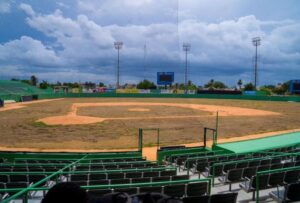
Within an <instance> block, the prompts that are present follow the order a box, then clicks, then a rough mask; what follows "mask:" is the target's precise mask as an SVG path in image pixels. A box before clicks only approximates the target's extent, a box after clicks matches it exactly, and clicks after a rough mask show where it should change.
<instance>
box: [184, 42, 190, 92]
mask: <svg viewBox="0 0 300 203" xmlns="http://www.w3.org/2000/svg"><path fill="white" fill-rule="evenodd" d="M182 48H183V51H184V52H185V70H184V88H185V93H187V83H188V76H187V75H188V59H187V55H188V52H189V51H190V50H191V44H189V43H183V45H182Z"/></svg>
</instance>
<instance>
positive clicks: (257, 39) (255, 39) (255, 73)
mask: <svg viewBox="0 0 300 203" xmlns="http://www.w3.org/2000/svg"><path fill="white" fill-rule="evenodd" d="M252 44H253V46H255V65H254V88H255V90H256V87H257V78H258V72H257V68H258V67H257V59H258V58H257V47H258V46H259V45H260V44H261V39H260V37H254V38H253V39H252Z"/></svg>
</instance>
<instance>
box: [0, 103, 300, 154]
mask: <svg viewBox="0 0 300 203" xmlns="http://www.w3.org/2000/svg"><path fill="white" fill-rule="evenodd" d="M124 102H125V103H128V102H131V105H126V106H122V105H118V104H120V103H124ZM92 103H94V104H97V105H94V106H91V105H89V104H92ZM101 103H102V105H101ZM104 103H111V104H114V105H112V106H111V107H109V106H104V105H103V104H104ZM141 103H150V104H151V103H156V104H159V103H164V105H150V104H149V105H142V104H141ZM74 104H76V105H79V106H81V107H80V108H78V109H77V110H76V115H73V116H75V117H78V116H79V117H80V116H85V117H93V118H96V119H99V118H101V119H103V118H104V119H105V120H103V121H102V122H96V123H91V124H85V125H61V124H63V122H64V121H65V120H64V119H62V120H61V121H60V122H57V123H56V125H47V124H45V123H43V122H37V121H40V119H43V118H47V117H55V116H66V115H69V114H70V109H72V106H74ZM135 104H140V105H135ZM174 104H176V105H174ZM183 104H184V105H190V106H193V105H198V106H201V105H202V107H204V106H210V107H212V106H211V105H214V106H218V110H219V111H221V109H219V107H224V109H226V108H227V109H228V108H229V107H239V108H243V109H244V110H245V108H246V109H248V113H246V114H243V115H227V116H222V113H220V115H221V116H220V121H219V124H220V125H219V137H220V139H224V138H236V137H241V136H247V135H252V134H260V133H267V132H274V131H283V130H293V129H297V128H299V123H300V118H299V116H298V115H300V104H299V103H287V102H265V101H241V100H210V99H137V98H134V99H133V98H115V99H114V98H99V99H97V98H85V99H63V100H53V101H47V102H43V103H27V104H26V103H24V104H21V105H22V106H26V107H25V108H18V109H11V110H8V111H0V129H1V131H0V140H1V141H0V145H1V146H2V147H5V148H6V149H7V148H29V149H36V150H44V149H51V150H58V149H69V150H78V149H80V150H103V149H124V148H125V149H128V148H129V149H132V148H135V147H136V146H137V132H138V128H160V135H161V143H162V144H163V145H168V144H182V143H196V142H200V141H202V134H203V127H215V116H214V114H215V112H214V109H213V110H211V111H207V110H205V109H203V108H202V109H193V108H185V107H180V106H181V105H183ZM13 105H16V106H17V105H20V104H13ZM13 105H11V106H13ZM8 107H9V105H8ZM134 108H137V109H139V108H140V109H147V111H144V110H143V111H139V110H137V111H130V109H134ZM233 109H234V108H233ZM256 110H258V111H256ZM253 112H268V113H267V114H265V115H264V114H260V115H258V114H254V113H253ZM129 117H130V118H134V119H128V118H129ZM172 117H173V118H172ZM109 118H110V119H109ZM80 121H81V120H80V119H79V121H78V122H80ZM155 142H156V137H155V132H148V133H146V134H145V140H144V143H145V145H146V146H151V145H154V143H155Z"/></svg>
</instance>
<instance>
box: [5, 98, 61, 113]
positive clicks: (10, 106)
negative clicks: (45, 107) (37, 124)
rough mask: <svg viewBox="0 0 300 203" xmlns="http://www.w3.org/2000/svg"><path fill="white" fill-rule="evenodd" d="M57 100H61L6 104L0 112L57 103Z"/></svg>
mask: <svg viewBox="0 0 300 203" xmlns="http://www.w3.org/2000/svg"><path fill="white" fill-rule="evenodd" d="M57 100H61V99H44V100H37V101H31V102H23V103H11V104H6V105H5V106H4V107H3V108H0V111H9V110H15V109H21V108H25V107H27V105H30V104H39V103H45V102H53V101H57Z"/></svg>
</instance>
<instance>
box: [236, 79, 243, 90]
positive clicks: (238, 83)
mask: <svg viewBox="0 0 300 203" xmlns="http://www.w3.org/2000/svg"><path fill="white" fill-rule="evenodd" d="M237 85H238V86H239V89H242V85H243V81H242V80H241V79H239V81H238V82H237Z"/></svg>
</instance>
